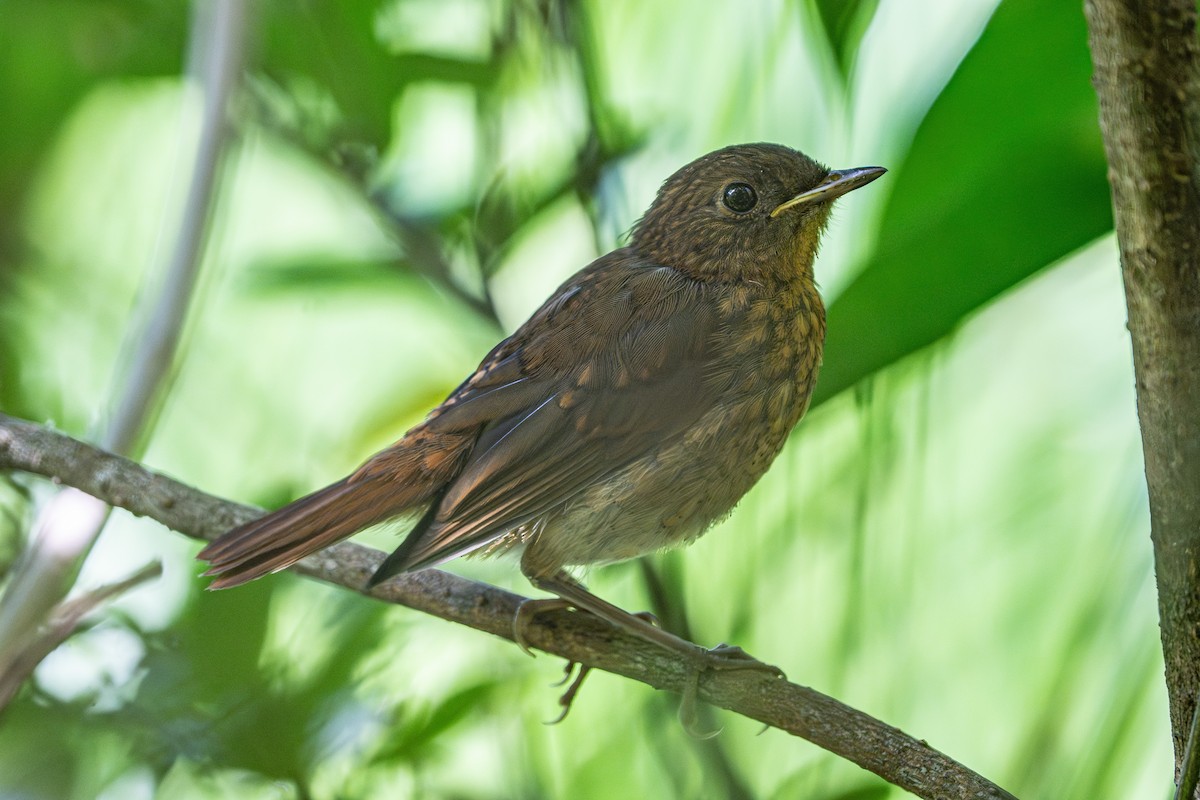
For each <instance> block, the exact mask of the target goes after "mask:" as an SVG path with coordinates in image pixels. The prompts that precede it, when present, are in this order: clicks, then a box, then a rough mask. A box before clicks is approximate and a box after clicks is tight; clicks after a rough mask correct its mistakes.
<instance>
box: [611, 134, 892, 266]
mask: <svg viewBox="0 0 1200 800" xmlns="http://www.w3.org/2000/svg"><path fill="white" fill-rule="evenodd" d="M884 172H886V170H885V169H883V168H882V167H856V168H854V169H837V170H830V169H828V168H827V167H825V166H824V165H822V164H819V163H817V162H816V161H814V160H812V159H811V158H809V157H808V156H806V155H804V154H803V153H801V152H798V151H796V150H792V149H791V148H789V147H784V146H782V145H777V144H745V145H734V146H732V147H726V148H724V149H721V150H717V151H715V152H713V153H709V154H708V155H706V156H703V157H701V158H698V159H696V160H695V161H693V162H692V163H690V164H688V165H687V166H685V167H683V168H682V169H680V170H679V171H678V172H676V173H675V174H674V175H672V176H671V177H670V178H667V180H666V182H665V183H663V185H662V188H661V189H659V191H658V196H657V197H656V198H655V200H654V203H653V204H652V205H651V206H650V209H649V210H648V211H647V212H646V214H645V216H643V217H642V219H641V221H639V222H638V224H637V225H636V226H635V227H634V231H633V242H632V246H633V248H634V249H635V250H636V251H637V252H638V253H639V254H640V255H642V256H643V257H645V258H648V259H650V260H652V261H654V262H656V263H659V264H662V265H664V266H669V267H674V268H675V269H678V270H680V271H682V272H685V273H687V274H688V275H691V276H692V277H695V278H697V279H700V280H717V281H724V280H754V279H756V278H764V277H766V278H770V277H778V278H782V279H784V280H792V279H795V277H796V276H797V275H807V276H809V277H810V278H811V274H812V263H813V259H814V258H815V257H816V253H817V246H818V244H819V241H820V236H821V231H822V230H823V229H824V227H825V223H826V222H827V221H828V219H829V212H830V209H831V207H832V204H833V201H834V200H835V199H837V198H838V197H841V196H842V195H844V194H846V193H847V192H850V191H853V190H854V189H857V188H859V187H861V186H865V185H867V184H868V183H870V182H871V181H873V180H875V179H876V178H878V177H879V176H880V175H882V174H883V173H884Z"/></svg>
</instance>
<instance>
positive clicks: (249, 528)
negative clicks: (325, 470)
mask: <svg viewBox="0 0 1200 800" xmlns="http://www.w3.org/2000/svg"><path fill="white" fill-rule="evenodd" d="M388 484H391V485H390V486H389V485H388ZM395 488H396V487H395V485H394V482H393V481H388V480H386V479H384V478H382V477H379V476H375V477H372V478H367V479H365V480H354V479H353V478H344V479H342V480H340V481H338V482H337V483H335V484H332V485H330V486H326V487H325V488H324V489H318V490H317V491H315V492H313V493H312V494H310V495H307V496H305V497H301V498H300V499H299V500H296V501H295V502H292V503H290V504H288V505H286V506H284V507H283V508H281V509H279V510H278V511H273V512H271V513H270V514H267V515H265V516H262V517H259V518H258V519H256V520H253V521H252V522H247V523H246V524H245V525H242V526H241V527H238V528H234V529H233V530H231V531H229V532H228V533H226V534H224V535H223V536H221V537H220V538H218V539H216V540H215V541H214V542H213V543H212V544H210V545H209V546H208V547H206V548H204V549H203V550H201V551H200V553H199V555H198V556H196V557H197V558H199V559H201V560H203V561H207V562H208V563H209V565H210V566H209V569H208V571H206V572H205V573H204V574H205V575H219V576H220V577H219V578H217V579H216V580H215V581H213V582H212V584H210V586H209V588H210V589H227V588H229V587H231V586H240V585H241V584H243V583H246V582H247V581H252V580H254V579H255V578H259V577H262V576H263V575H266V574H268V573H271V572H277V571H279V570H281V569H285V568H287V567H289V566H291V565H292V564H294V563H296V562H297V561H299V560H300V559H302V558H304V557H305V556H308V555H312V554H313V553H315V552H317V551H318V550H321V549H322V548H325V547H328V546H329V545H331V544H333V543H334V542H337V541H340V540H341V539H345V538H346V537H348V536H350V535H352V534H354V533H356V532H358V531H360V530H362V529H363V528H367V527H370V526H371V525H374V524H376V523H379V522H382V521H384V520H385V519H388V518H390V517H393V516H396V515H397V514H400V513H403V512H404V510H405V509H404V507H403V506H401V507H400V508H397V507H396V505H397V504H396V502H395V500H396V498H394V497H389V495H391V494H393V493H394V492H395ZM389 490H390V491H389Z"/></svg>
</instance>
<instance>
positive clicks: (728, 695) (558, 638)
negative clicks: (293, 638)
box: [0, 414, 1012, 800]
mask: <svg viewBox="0 0 1200 800" xmlns="http://www.w3.org/2000/svg"><path fill="white" fill-rule="evenodd" d="M0 469H16V470H22V471H25V472H32V473H35V474H38V475H44V476H46V477H48V478H53V479H55V480H57V481H60V482H62V483H65V484H67V485H69V486H73V487H75V488H77V489H80V490H81V491H84V492H87V493H89V494H93V495H95V496H97V497H99V498H101V499H102V500H104V501H105V502H107V503H110V504H112V505H114V506H120V507H122V508H125V509H127V510H129V511H131V512H132V513H134V514H137V515H139V516H146V517H151V518H152V519H155V520H157V521H158V522H161V523H162V524H163V525H166V526H167V527H169V528H173V529H175V530H177V531H179V532H180V533H183V534H186V535H188V536H191V537H193V538H197V539H212V538H214V537H215V536H217V535H218V534H221V533H223V532H224V531H225V530H227V529H229V528H230V527H232V526H234V525H237V524H240V523H242V522H246V521H247V520H250V519H252V518H253V517H255V516H257V515H258V514H259V513H260V512H259V511H257V510H256V509H253V508H250V507H248V506H243V505H239V504H237V503H232V502H229V501H227V500H222V499H220V498H217V497H213V496H212V495H209V494H205V493H204V492H201V491H199V490H197V489H193V488H191V487H188V486H185V485H183V484H181V483H179V482H177V481H175V480H172V479H171V478H168V477H166V476H164V475H159V474H156V473H154V472H151V471H150V470H148V469H146V468H145V467H142V466H141V465H139V464H136V463H134V462H132V461H129V460H127V459H124V458H121V457H120V456H115V455H112V454H110V453H106V452H104V451H102V450H99V449H97V448H95V447H92V446H91V445H87V444H84V443H82V442H79V441H76V440H75V439H72V438H70V437H68V436H65V435H63V434H61V433H58V432H55V431H52V430H49V429H47V428H44V427H42V426H40V425H36V424H33V423H31V422H26V421H23V420H19V419H15V418H13V417H9V416H6V415H3V414H0ZM383 558H384V554H383V553H381V552H379V551H377V550H372V549H369V548H366V547H362V546H360V545H356V544H353V543H350V542H343V543H341V544H338V545H335V546H333V547H331V548H329V549H327V550H325V551H323V552H321V553H318V554H316V555H314V556H310V557H309V558H307V559H305V560H304V561H302V562H300V563H299V564H298V565H297V566H296V567H295V569H296V571H297V572H300V573H302V574H304V575H308V576H310V577H314V578H317V579H319V580H322V581H325V582H327V583H334V584H337V585H340V586H344V587H346V588H348V589H351V590H353V591H359V592H361V591H362V587H363V586H365V585H366V582H367V579H368V578H369V577H370V576H371V575H372V573H374V571H375V569H376V568H377V567H378V566H379V564H380V563H381V562H382V560H383ZM369 594H370V595H371V596H372V597H374V598H376V599H378V600H381V601H384V602H389V603H398V604H400V605H405V606H408V607H409V608H413V609H416V610H418V611H424V612H425V613H427V614H432V615H434V616H437V617H441V618H442V619H446V620H450V621H452V622H458V623H460V624H463V625H468V626H470V627H472V628H475V629H476V630H481V631H485V632H487V633H492V634H495V635H496V636H500V637H502V638H505V639H510V640H511V639H512V623H513V616H514V615H515V614H516V610H517V606H518V605H519V604H520V603H521V601H522V600H524V598H522V597H520V596H519V595H515V594H512V593H511V592H506V591H503V590H501V589H496V588H494V587H491V586H486V585H484V584H481V583H477V582H475V581H470V580H467V579H465V578H459V577H457V576H454V575H451V574H449V573H446V572H441V571H439V570H434V569H427V570H423V571H421V572H417V573H411V574H408V575H404V576H402V577H400V578H398V579H394V580H392V581H389V582H387V583H385V584H383V585H381V586H379V587H377V588H376V589H375V590H373V591H371V592H369ZM525 633H526V634H527V635H526V639H527V641H528V643H529V644H530V645H532V646H534V647H536V648H538V649H539V650H543V651H545V652H547V653H550V654H552V655H555V656H559V657H560V658H565V659H568V660H570V661H575V662H578V663H580V664H586V665H588V666H590V667H594V668H597V669H603V670H605V671H607V672H612V673H615V674H617V675H623V676H625V677H627V678H632V679H633V680H637V681H641V682H642V683H646V684H649V685H650V686H653V687H655V688H656V689H666V690H668V691H672V692H680V693H682V692H683V691H684V689H685V688H686V683H687V682H688V679H689V675H690V674H692V673H691V671H690V668H689V664H688V662H687V661H686V660H685V659H684V658H683V657H682V656H679V655H677V654H674V653H671V652H669V651H667V650H664V649H662V648H659V647H655V646H654V645H652V644H649V643H647V642H645V641H643V640H641V639H638V638H636V637H631V636H629V635H627V634H624V633H622V632H620V631H618V630H616V629H614V628H612V627H610V626H608V625H606V624H605V623H603V622H602V621H600V620H598V619H596V618H594V617H592V616H590V615H588V614H577V613H572V612H569V611H561V612H552V613H547V614H543V615H539V616H538V617H536V618H535V619H534V620H533V621H532V622H531V623H530V625H529V627H528V629H527V630H526V631H525ZM700 697H701V698H702V699H704V700H705V701H706V702H708V703H711V704H713V705H716V706H720V707H722V708H726V709H729V710H730V711H733V712H735V713H738V714H741V715H743V716H746V717H749V718H751V719H755V720H758V721H759V722H763V723H765V724H767V725H770V726H772V727H776V728H780V729H781V730H785V731H787V732H788V733H791V734H793V735H795V736H800V737H802V738H804V739H807V740H809V741H810V742H812V743H814V744H816V745H818V746H819V747H822V748H824V749H826V750H828V751H830V752H832V753H835V754H837V755H839V756H842V757H843V758H846V759H848V760H850V761H852V762H854V763H855V764H858V765H859V766H861V767H862V768H864V769H867V770H870V771H871V772H874V773H875V774H876V775H879V776H880V777H882V778H884V779H885V780H887V781H889V782H891V783H894V784H896V785H897V786H900V787H902V788H904V789H907V790H908V791H910V792H912V793H913V794H915V795H917V796H918V797H923V798H939V799H940V798H945V799H946V800H949V798H964V797H969V798H1012V795H1010V794H1009V793H1008V792H1005V791H1004V790H1003V789H1000V788H999V787H997V786H995V785H994V784H992V783H991V782H989V781H987V780H986V779H984V778H982V777H980V776H979V775H977V774H975V773H974V772H972V771H971V770H969V769H967V768H966V767H964V766H962V765H961V764H959V763H957V762H956V761H954V760H952V759H950V758H949V757H947V756H945V755H943V754H942V753H940V752H938V751H937V750H934V749H933V748H931V747H929V745H927V744H925V743H924V742H922V741H918V740H917V739H914V738H913V737H911V736H909V735H907V734H905V733H903V732H902V731H900V730H897V729H896V728H893V727H891V726H890V725H886V724H884V723H882V722H880V721H879V720H876V719H874V718H872V717H870V716H868V715H866V714H864V713H862V712H861V711H857V710H855V709H853V708H850V707H849V706H846V705H844V704H842V703H840V702H838V701H837V700H834V699H833V698H831V697H828V696H826V695H823V694H821V693H820V692H816V691H814V690H812V689H809V688H807V687H804V686H797V685H796V684H793V683H788V682H787V681H784V680H780V679H778V678H773V677H770V676H768V675H766V674H764V673H760V672H759V671H757V670H746V671H738V672H729V671H724V672H706V673H705V674H703V675H702V676H701V679H700Z"/></svg>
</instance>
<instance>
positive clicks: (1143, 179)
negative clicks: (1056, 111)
mask: <svg viewBox="0 0 1200 800" xmlns="http://www.w3.org/2000/svg"><path fill="white" fill-rule="evenodd" d="M1086 11H1087V17H1088V28H1089V44H1090V47H1091V51H1092V63H1093V66H1094V68H1095V77H1094V79H1093V82H1094V83H1095V85H1096V93H1097V94H1098V95H1099V98H1100V126H1101V129H1102V132H1103V134H1104V146H1105V150H1106V152H1107V156H1108V163H1109V172H1108V175H1109V181H1110V183H1111V184H1112V200H1113V211H1114V214H1115V217H1116V227H1117V239H1118V241H1119V242H1120V247H1121V264H1122V269H1123V273H1124V277H1125V299H1126V303H1127V305H1128V308H1129V332H1130V335H1131V336H1132V339H1133V365H1134V370H1135V373H1136V376H1137V394H1138V417H1139V419H1140V422H1141V428H1142V450H1143V453H1144V455H1145V460H1146V483H1147V485H1148V488H1149V492H1150V525H1151V538H1152V539H1153V542H1154V566H1155V573H1156V576H1157V580H1158V607H1159V616H1160V622H1161V630H1162V643H1163V655H1164V656H1165V660H1166V673H1167V691H1168V695H1169V697H1170V707H1171V731H1172V737H1173V739H1174V743H1175V764H1176V773H1177V774H1178V771H1179V767H1180V764H1181V762H1182V759H1183V754H1184V751H1185V750H1186V749H1187V748H1186V741H1187V736H1188V730H1189V729H1190V728H1191V721H1192V717H1193V711H1194V709H1195V706H1196V693H1197V690H1198V689H1200V636H1198V635H1197V632H1198V631H1200V581H1197V579H1196V574H1197V569H1198V566H1200V159H1198V156H1200V140H1198V137H1200V48H1198V47H1197V41H1196V4H1195V0H1154V1H1153V2H1147V1H1146V0H1088V2H1087V3H1086Z"/></svg>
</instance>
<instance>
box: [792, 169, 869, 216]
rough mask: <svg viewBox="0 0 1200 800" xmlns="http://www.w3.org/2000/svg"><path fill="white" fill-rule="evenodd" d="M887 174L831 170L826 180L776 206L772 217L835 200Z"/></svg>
mask: <svg viewBox="0 0 1200 800" xmlns="http://www.w3.org/2000/svg"><path fill="white" fill-rule="evenodd" d="M885 172H887V170H886V169H884V168H883V167H854V168H853V169H835V170H830V172H829V174H828V175H826V176H825V179H824V180H823V181H821V182H820V183H818V184H817V185H816V186H814V187H813V188H811V189H809V190H808V191H807V192H801V193H800V194H798V195H796V196H795V197H793V198H792V199H791V200H787V201H785V202H783V203H780V204H779V205H778V206H776V207H775V210H774V211H772V212H771V216H772V217H777V216H779V215H780V214H782V213H783V212H784V211H787V210H788V209H789V208H793V207H795V206H800V205H804V204H806V203H822V202H828V201H830V200H834V199H836V198H839V197H841V196H842V195H844V194H846V193H847V192H852V191H854V190H855V189H858V188H859V187H862V186H866V185H867V184H868V183H870V182H871V181H873V180H875V179H876V178H878V177H879V176H880V175H882V174H883V173H885Z"/></svg>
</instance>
